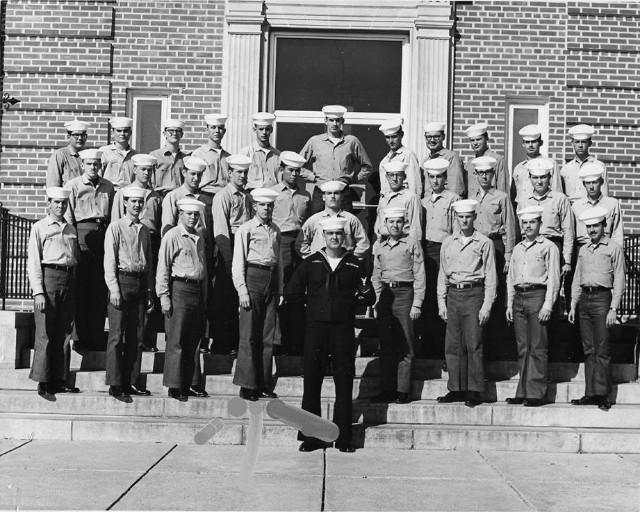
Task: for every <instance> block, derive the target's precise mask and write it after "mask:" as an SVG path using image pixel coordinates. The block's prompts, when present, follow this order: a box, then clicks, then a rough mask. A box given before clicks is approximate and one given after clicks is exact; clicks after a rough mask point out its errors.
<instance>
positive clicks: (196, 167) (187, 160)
mask: <svg viewBox="0 0 640 512" xmlns="http://www.w3.org/2000/svg"><path fill="white" fill-rule="evenodd" d="M182 161H183V162H184V166H185V167H186V168H187V169H189V170H190V171H196V172H204V170H205V169H206V168H207V162H205V161H204V160H203V159H202V158H198V157H197V156H186V157H184V159H183V160H182Z"/></svg>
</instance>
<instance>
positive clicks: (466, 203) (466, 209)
mask: <svg viewBox="0 0 640 512" xmlns="http://www.w3.org/2000/svg"><path fill="white" fill-rule="evenodd" d="M476 206H478V201H476V200H475V199H460V201H456V202H455V203H452V204H451V208H453V209H454V210H455V211H456V213H474V212H475V211H476Z"/></svg>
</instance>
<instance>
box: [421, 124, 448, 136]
mask: <svg viewBox="0 0 640 512" xmlns="http://www.w3.org/2000/svg"><path fill="white" fill-rule="evenodd" d="M446 126H447V125H446V124H445V123H441V122H439V121H433V122H431V123H427V124H425V125H424V127H423V129H424V133H425V135H428V134H430V133H441V132H444V130H445V128H446Z"/></svg>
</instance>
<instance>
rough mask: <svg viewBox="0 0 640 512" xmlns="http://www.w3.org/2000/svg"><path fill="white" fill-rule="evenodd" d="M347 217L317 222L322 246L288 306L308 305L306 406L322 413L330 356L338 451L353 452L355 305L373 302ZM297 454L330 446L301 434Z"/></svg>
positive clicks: (300, 273) (292, 285)
mask: <svg viewBox="0 0 640 512" xmlns="http://www.w3.org/2000/svg"><path fill="white" fill-rule="evenodd" d="M346 225H347V219H346V218H344V217H339V216H330V217H327V218H325V219H324V220H322V221H321V222H320V223H319V226H318V227H319V229H321V230H322V233H323V238H324V244H323V246H324V247H323V248H322V249H321V250H319V251H317V252H315V253H313V254H312V255H311V256H309V257H308V258H307V259H306V260H304V261H303V262H302V264H301V265H300V266H299V267H298V268H297V269H296V271H295V272H294V273H293V276H292V277H291V280H290V281H289V283H287V286H286V287H285V299H286V300H287V301H288V302H292V301H298V302H301V301H304V300H305V299H306V303H307V314H306V320H307V324H306V331H305V336H304V392H303V396H302V408H303V409H304V410H305V411H308V412H311V413H313V414H315V415H317V416H321V415H322V410H321V409H322V408H321V391H322V381H323V380H324V372H325V368H326V366H327V362H328V360H329V357H331V361H332V367H333V382H334V384H335V396H336V400H335V404H334V407H333V422H334V423H335V424H336V425H337V426H338V428H339V429H340V433H339V436H338V438H337V440H336V442H335V447H336V448H338V449H339V450H340V451H341V452H345V453H352V452H353V451H354V448H353V445H352V444H351V422H352V416H351V413H352V403H351V402H352V396H351V395H352V392H353V378H354V374H355V371H354V368H355V353H356V346H355V338H354V334H353V322H354V321H355V310H356V305H362V306H369V305H373V303H374V302H375V292H374V291H373V287H372V286H371V284H370V283H369V282H368V279H367V273H366V270H365V268H364V265H363V263H362V262H361V261H360V260H358V258H356V257H355V256H354V255H353V254H351V253H350V252H349V251H347V250H345V249H344V247H343V246H344V241H345V236H346V234H345V226H346ZM298 439H299V440H301V441H302V444H301V445H300V448H299V450H300V451H302V452H308V451H313V450H317V449H319V448H322V447H324V446H326V445H324V444H323V443H322V441H320V440H319V439H317V438H315V437H309V436H307V435H305V434H303V433H302V432H298Z"/></svg>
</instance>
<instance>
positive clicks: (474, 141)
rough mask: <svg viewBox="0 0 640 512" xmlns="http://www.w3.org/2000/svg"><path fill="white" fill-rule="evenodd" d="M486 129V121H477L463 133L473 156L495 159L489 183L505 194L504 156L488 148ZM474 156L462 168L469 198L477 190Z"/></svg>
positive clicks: (506, 183) (507, 189)
mask: <svg viewBox="0 0 640 512" xmlns="http://www.w3.org/2000/svg"><path fill="white" fill-rule="evenodd" d="M488 129H489V125H488V124H487V123H477V124H474V125H471V126H469V128H467V129H466V130H465V131H464V133H465V135H466V136H467V137H468V139H469V145H470V146H471V149H472V150H473V153H474V155H475V157H474V158H479V157H483V156H484V157H488V158H493V159H495V161H496V163H495V164H494V166H493V172H494V175H493V178H492V180H491V185H492V186H493V187H495V188H497V189H498V190H500V191H502V192H504V193H505V194H509V171H508V170H507V166H506V164H505V160H504V157H503V156H502V155H501V154H500V153H496V152H495V151H492V150H491V149H489V133H488V132H487V130H488ZM474 158H471V159H469V160H467V162H466V164H465V165H464V168H465V170H466V171H467V187H468V189H469V193H468V197H470V198H472V197H475V193H476V192H477V191H478V182H477V181H476V179H475V176H474V175H473V172H474V171H475V169H476V168H475V165H474V163H473V161H474ZM476 227H477V226H476Z"/></svg>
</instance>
